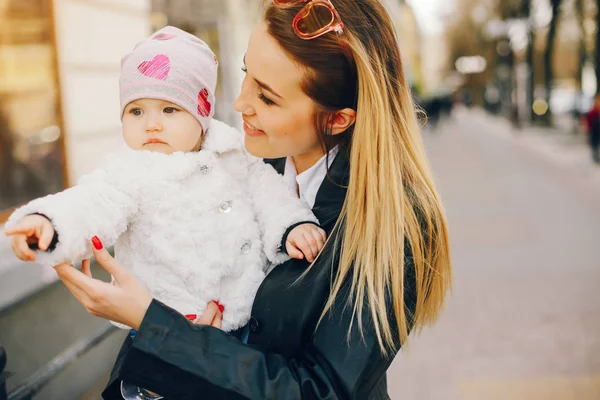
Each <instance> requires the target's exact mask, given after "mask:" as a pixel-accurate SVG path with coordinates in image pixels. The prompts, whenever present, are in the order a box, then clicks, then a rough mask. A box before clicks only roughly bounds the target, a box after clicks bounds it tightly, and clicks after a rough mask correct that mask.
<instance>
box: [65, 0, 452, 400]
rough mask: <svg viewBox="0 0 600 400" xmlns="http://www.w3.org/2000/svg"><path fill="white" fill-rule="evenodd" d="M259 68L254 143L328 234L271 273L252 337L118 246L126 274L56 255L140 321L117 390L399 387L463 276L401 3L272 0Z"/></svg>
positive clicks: (102, 311)
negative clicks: (419, 112) (398, 8)
mask: <svg viewBox="0 0 600 400" xmlns="http://www.w3.org/2000/svg"><path fill="white" fill-rule="evenodd" d="M245 70H246V72H247V75H246V78H245V80H244V83H243V86H242V91H241V94H240V97H239V98H238V100H237V101H236V105H235V106H236V109H237V110H238V111H240V112H241V113H242V116H243V118H244V121H245V124H244V130H245V133H246V137H245V145H246V148H247V150H248V151H249V152H250V153H252V154H254V155H256V156H259V157H264V158H268V159H270V160H268V162H269V163H271V164H272V165H273V166H274V167H275V169H276V170H277V171H278V172H280V173H282V174H284V175H285V177H287V178H288V179H290V180H292V181H295V183H296V184H297V189H298V194H299V196H300V197H301V198H303V199H304V200H305V201H306V202H307V203H308V204H309V205H310V206H311V207H312V210H313V212H314V214H315V215H316V216H317V218H318V219H319V221H320V223H321V226H322V227H323V229H325V231H326V232H327V235H328V241H327V243H326V245H325V248H324V249H323V250H322V251H321V253H320V255H319V256H318V258H317V260H316V261H314V262H313V263H312V264H309V263H307V262H306V261H304V260H290V261H289V262H287V263H284V264H282V265H279V266H277V267H276V268H275V269H273V271H271V273H270V274H269V275H268V276H267V277H266V279H265V280H264V282H263V283H262V285H261V287H260V288H259V290H258V293H257V295H256V298H255V300H254V304H253V307H252V318H251V320H250V323H249V324H248V329H247V332H246V334H247V335H242V337H241V338H237V337H235V336H234V335H230V334H227V333H225V332H223V331H221V330H220V329H218V327H219V318H220V315H219V311H218V309H217V306H216V305H214V304H212V303H211V305H210V306H209V308H208V310H207V311H206V312H205V313H204V315H203V316H202V317H201V319H200V324H197V325H193V324H191V323H190V322H189V321H188V320H187V319H186V318H185V317H184V316H183V315H180V314H178V313H177V312H175V311H174V310H172V309H170V308H168V307H167V306H165V305H163V304H161V303H160V302H158V301H156V300H153V299H152V297H151V295H150V294H149V293H148V292H147V290H146V289H144V287H143V286H142V285H141V284H140V283H139V282H137V281H136V280H135V279H134V278H133V277H132V275H130V274H129V273H128V272H127V270H126V269H124V268H123V267H122V266H120V265H119V264H118V263H116V262H115V261H114V260H113V259H112V258H111V257H110V256H109V255H108V253H107V252H106V250H105V249H101V250H96V252H95V256H96V259H97V260H98V262H99V263H100V264H101V265H102V266H103V267H104V268H106V269H107V270H108V271H109V272H110V273H111V274H112V275H113V276H114V277H115V279H116V282H117V284H116V285H110V284H108V283H104V282H100V281H98V280H95V279H93V278H92V277H91V274H90V273H89V262H86V263H84V268H83V273H81V272H79V271H77V270H75V269H74V268H72V267H71V266H69V265H62V266H59V267H57V271H58V273H59V276H60V277H61V279H62V280H63V281H64V282H65V284H66V285H67V286H68V288H69V289H70V290H71V291H72V292H73V294H74V295H75V296H76V297H77V299H78V300H79V301H80V302H81V303H82V304H83V305H84V306H85V307H86V308H87V309H88V310H89V312H91V313H92V314H94V315H98V316H101V317H103V318H108V319H112V320H114V321H117V322H121V323H124V324H127V325H129V326H131V327H133V328H135V329H137V330H138V333H137V336H136V337H135V338H134V339H131V338H127V339H126V341H125V343H124V344H123V347H122V349H121V352H120V353H119V356H118V359H117V362H116V364H115V367H114V369H113V372H112V376H111V379H110V381H109V384H108V387H107V388H106V390H105V392H104V393H103V396H104V398H105V399H121V398H122V397H121V393H120V389H119V388H120V385H121V382H122V381H125V382H128V383H131V384H135V385H138V386H140V387H144V388H147V389H149V390H151V391H153V392H156V393H159V394H160V395H162V396H164V397H165V398H168V399H197V398H209V399H243V398H247V399H300V398H306V399H338V398H352V399H387V398H389V396H388V394H387V388H386V375H385V372H386V370H387V368H388V367H389V365H390V364H391V362H392V360H393V358H394V356H395V354H396V353H397V352H398V350H399V348H400V346H401V345H402V344H403V343H405V341H406V340H407V337H408V334H409V332H410V331H411V330H415V329H418V328H421V327H423V326H424V325H425V324H427V323H430V322H433V321H434V320H435V319H436V317H437V315H438V313H439V310H440V308H441V307H442V304H443V302H444V297H445V293H446V290H447V288H448V287H449V285H450V281H451V268H450V258H449V249H448V234H447V227H446V220H445V217H444V212H443V209H442V206H441V203H440V200H439V197H438V194H437V192H436V190H435V187H434V184H433V180H432V177H431V172H430V169H429V166H428V163H427V160H426V157H425V152H424V150H423V146H422V143H421V138H420V133H419V126H418V123H417V118H416V114H415V107H414V105H413V102H412V100H411V95H410V91H409V88H408V84H407V82H406V81H405V78H404V71H403V67H402V61H401V58H400V54H399V51H398V43H397V41H396V38H395V36H394V31H393V27H392V23H391V20H390V17H389V15H388V14H387V12H386V11H385V9H384V7H383V6H382V4H381V3H380V1H379V0H361V1H355V0H331V1H329V0H309V1H306V0H304V1H300V0H291V1H283V0H278V1H273V2H267V4H266V5H265V14H264V20H263V22H262V23H260V24H259V25H258V26H257V27H256V29H255V30H254V32H253V33H252V36H251V37H250V40H249V44H248V50H247V53H246V57H245ZM225 312H227V311H225Z"/></svg>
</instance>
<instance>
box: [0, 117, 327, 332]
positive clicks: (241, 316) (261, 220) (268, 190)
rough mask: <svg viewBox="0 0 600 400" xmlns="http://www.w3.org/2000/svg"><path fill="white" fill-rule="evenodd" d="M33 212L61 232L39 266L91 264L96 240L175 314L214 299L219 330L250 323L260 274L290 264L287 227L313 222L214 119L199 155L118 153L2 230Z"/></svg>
mask: <svg viewBox="0 0 600 400" xmlns="http://www.w3.org/2000/svg"><path fill="white" fill-rule="evenodd" d="M32 213H40V214H43V215H45V216H47V217H48V218H49V219H50V220H51V221H52V223H53V225H54V228H55V230H56V232H57V233H58V244H57V245H56V247H55V248H54V249H53V250H52V251H47V252H38V254H37V261H38V262H40V263H42V264H44V265H48V266H55V265H57V264H60V263H63V262H68V263H75V262H76V261H78V260H81V259H83V258H86V257H89V256H90V254H91V247H90V239H91V238H92V237H93V236H98V237H99V238H100V239H101V240H102V241H103V243H104V245H105V246H112V245H114V246H115V256H116V259H117V260H118V261H119V262H120V263H121V264H122V265H123V266H125V267H127V268H129V269H130V270H131V271H132V272H133V273H134V275H135V276H137V277H138V278H139V279H140V280H141V281H142V282H143V283H144V284H145V285H146V286H147V287H148V288H149V289H150V291H151V292H152V294H153V296H154V297H155V298H156V299H157V300H159V301H161V302H163V303H165V304H167V305H169V306H171V307H173V308H175V309H176V310H177V311H179V312H181V313H183V314H198V315H200V314H201V313H202V312H203V311H204V310H205V309H206V306H207V304H208V303H209V302H210V301H211V300H218V301H219V302H220V303H221V304H223V305H224V306H225V312H224V315H223V326H222V327H223V329H224V330H226V331H231V330H235V329H237V328H239V327H241V326H244V325H245V324H246V323H247V321H248V319H249V318H250V311H251V307H252V302H253V299H254V296H255V294H256V291H257V290H258V287H259V285H260V283H261V282H262V280H263V278H264V276H265V273H266V271H267V269H268V268H269V267H270V266H272V265H274V264H279V263H281V262H283V261H285V260H287V259H288V256H287V255H286V254H285V252H283V251H282V249H281V248H280V245H281V240H282V237H283V235H284V234H285V232H286V230H287V228H288V227H290V226H292V225H293V224H295V223H298V222H302V221H312V222H317V219H316V218H315V216H314V215H313V214H312V212H311V210H310V208H309V207H308V205H307V204H305V203H304V202H303V201H301V200H300V199H298V197H297V195H296V194H295V193H294V190H293V189H292V188H291V187H290V186H289V185H288V184H286V183H285V182H284V180H283V177H282V176H280V175H279V174H277V172H276V171H275V170H274V169H273V167H271V166H270V165H267V164H265V163H263V161H262V160H261V159H258V158H255V157H253V156H251V155H249V154H248V153H247V152H246V151H245V150H244V146H243V136H242V134H241V133H240V132H238V131H237V130H235V129H234V128H231V127H229V126H227V125H226V124H224V123H222V122H219V121H216V120H213V121H212V122H211V125H210V126H209V129H208V130H207V134H206V138H205V141H204V143H203V146H202V150H200V151H198V152H190V153H184V152H176V153H173V154H171V155H165V154H161V153H156V152H149V151H135V150H132V149H129V148H122V149H120V150H119V151H116V152H115V153H113V154H110V155H109V156H108V157H106V159H105V160H104V162H103V163H102V165H101V167H99V168H98V169H96V170H94V171H93V172H91V173H90V174H87V175H85V176H83V177H82V178H81V179H80V181H79V182H78V184H77V185H76V186H74V187H72V188H69V189H67V190H65V191H63V192H60V193H57V194H53V195H49V196H46V197H43V198H39V199H36V200H33V201H32V202H30V203H29V204H27V205H25V206H23V207H21V208H19V209H18V210H16V211H15V212H14V213H13V214H12V216H11V217H10V218H9V221H8V223H7V226H11V225H12V224H15V223H16V222H17V221H19V220H20V219H21V218H23V217H24V216H26V215H28V214H32Z"/></svg>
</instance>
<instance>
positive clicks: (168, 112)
mask: <svg viewBox="0 0 600 400" xmlns="http://www.w3.org/2000/svg"><path fill="white" fill-rule="evenodd" d="M163 111H164V112H165V113H167V114H173V113H176V112H177V111H178V110H177V109H176V108H175V107H165V109H164V110H163Z"/></svg>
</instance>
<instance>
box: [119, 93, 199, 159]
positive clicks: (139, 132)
mask: <svg viewBox="0 0 600 400" xmlns="http://www.w3.org/2000/svg"><path fill="white" fill-rule="evenodd" d="M202 133H203V130H202V125H200V122H198V120H197V119H196V118H194V117H193V116H192V115H191V114H190V113H188V112H187V111H185V110H184V109H183V108H181V107H179V106H178V105H176V104H173V103H170V102H168V101H163V100H155V99H138V100H135V101H132V102H131V103H129V104H127V107H125V110H124V111H123V138H124V139H125V142H126V143H127V145H128V146H129V147H130V148H132V149H134V150H150V151H156V152H159V153H164V154H171V153H174V152H176V151H184V152H188V151H197V150H199V149H200V146H201V145H202Z"/></svg>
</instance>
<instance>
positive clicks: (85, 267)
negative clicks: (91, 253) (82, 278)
mask: <svg viewBox="0 0 600 400" xmlns="http://www.w3.org/2000/svg"><path fill="white" fill-rule="evenodd" d="M81 272H83V273H84V274H85V275H87V276H89V277H90V278H93V276H92V269H91V267H90V259H89V258H86V259H85V260H83V261H82V262H81Z"/></svg>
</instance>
